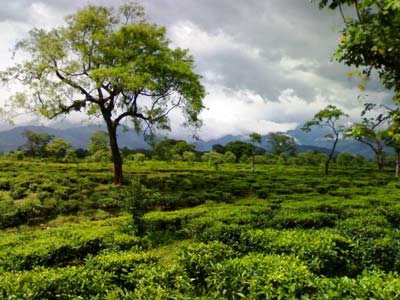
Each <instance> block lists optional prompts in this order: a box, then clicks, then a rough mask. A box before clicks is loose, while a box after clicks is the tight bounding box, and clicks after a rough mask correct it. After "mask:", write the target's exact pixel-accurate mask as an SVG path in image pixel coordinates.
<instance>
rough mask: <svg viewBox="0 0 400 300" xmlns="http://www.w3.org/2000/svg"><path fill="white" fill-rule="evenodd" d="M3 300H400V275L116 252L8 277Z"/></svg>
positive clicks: (210, 253)
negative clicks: (335, 273)
mask: <svg viewBox="0 0 400 300" xmlns="http://www.w3.org/2000/svg"><path fill="white" fill-rule="evenodd" d="M0 282H1V285H0V298H2V299H198V300H200V299H202V300H205V299H293V300H294V299H317V300H322V299H337V300H339V299H354V300H356V299H398V297H399V296H400V293H399V291H400V277H399V275H398V274H397V273H384V272H382V271H378V270H373V271H366V272H363V273H362V274H360V275H358V276H357V277H355V278H349V277H347V276H343V277H335V278H326V277H320V276H317V275H315V274H314V273H313V272H311V271H310V270H309V268H308V266H307V265H306V264H305V263H304V262H303V261H302V260H301V259H299V258H297V257H295V256H293V255H287V254H286V255H285V254H262V253H249V254H245V255H238V253H237V252H236V251H235V250H234V249H233V248H231V247H229V246H227V245H224V244H222V243H220V242H210V243H192V244H190V245H188V246H186V247H184V248H182V249H181V250H180V252H179V254H178V257H177V262H176V264H175V265H174V266H170V267H168V266H161V265H160V264H159V263H158V258H157V257H156V256H153V255H150V254H147V253H143V252H139V253H132V252H113V253H105V254H100V255H97V256H93V257H88V258H87V259H86V260H85V261H84V263H83V264H81V265H79V266H68V267H64V268H52V269H46V268H43V267H40V268H35V269H33V270H30V271H22V272H16V273H11V272H3V273H1V274H0Z"/></svg>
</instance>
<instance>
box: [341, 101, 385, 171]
mask: <svg viewBox="0 0 400 300" xmlns="http://www.w3.org/2000/svg"><path fill="white" fill-rule="evenodd" d="M380 108H382V106H377V105H376V104H372V103H366V104H365V105H364V110H363V111H362V112H361V116H362V117H363V119H362V121H361V122H360V123H355V124H353V125H352V126H350V127H349V128H347V129H346V131H345V133H344V136H345V137H353V138H354V139H355V140H356V141H358V142H360V143H362V144H364V145H367V146H368V147H369V148H370V149H371V150H372V151H373V152H374V154H375V158H376V162H377V165H378V170H379V171H382V170H383V168H384V157H383V150H384V147H385V146H386V145H388V144H389V143H390V139H389V138H388V135H387V122H388V120H390V117H391V115H392V112H393V111H385V112H383V113H378V115H377V116H376V117H371V118H368V117H366V114H367V113H368V112H370V111H374V110H375V111H376V110H377V109H380Z"/></svg>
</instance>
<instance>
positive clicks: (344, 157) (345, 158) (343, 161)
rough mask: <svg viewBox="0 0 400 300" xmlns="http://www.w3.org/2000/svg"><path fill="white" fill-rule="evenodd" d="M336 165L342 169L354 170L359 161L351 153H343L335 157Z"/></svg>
mask: <svg viewBox="0 0 400 300" xmlns="http://www.w3.org/2000/svg"><path fill="white" fill-rule="evenodd" d="M336 165H338V166H339V167H342V168H354V167H359V166H360V165H359V160H358V159H357V157H356V156H355V155H353V154H352V153H349V152H346V151H343V152H340V153H339V154H338V156H337V157H336Z"/></svg>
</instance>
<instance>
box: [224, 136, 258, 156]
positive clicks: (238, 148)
mask: <svg viewBox="0 0 400 300" xmlns="http://www.w3.org/2000/svg"><path fill="white" fill-rule="evenodd" d="M225 151H230V152H232V153H233V154H235V156H236V159H237V160H240V158H241V157H242V156H243V155H246V157H247V158H248V157H249V156H251V153H252V151H253V145H252V144H249V143H245V142H242V141H233V142H229V143H228V144H226V146H225Z"/></svg>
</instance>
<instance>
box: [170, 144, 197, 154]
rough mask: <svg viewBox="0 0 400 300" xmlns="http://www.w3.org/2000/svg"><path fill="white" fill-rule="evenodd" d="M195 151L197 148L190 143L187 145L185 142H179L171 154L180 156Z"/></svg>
mask: <svg viewBox="0 0 400 300" xmlns="http://www.w3.org/2000/svg"><path fill="white" fill-rule="evenodd" d="M194 150H195V146H194V145H190V144H188V143H186V142H185V141H178V143H176V144H175V145H174V146H173V147H172V149H171V152H172V153H173V154H178V155H180V156H182V155H183V153H185V152H194Z"/></svg>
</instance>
